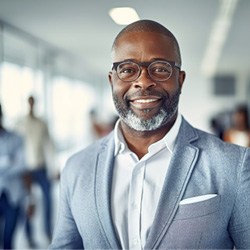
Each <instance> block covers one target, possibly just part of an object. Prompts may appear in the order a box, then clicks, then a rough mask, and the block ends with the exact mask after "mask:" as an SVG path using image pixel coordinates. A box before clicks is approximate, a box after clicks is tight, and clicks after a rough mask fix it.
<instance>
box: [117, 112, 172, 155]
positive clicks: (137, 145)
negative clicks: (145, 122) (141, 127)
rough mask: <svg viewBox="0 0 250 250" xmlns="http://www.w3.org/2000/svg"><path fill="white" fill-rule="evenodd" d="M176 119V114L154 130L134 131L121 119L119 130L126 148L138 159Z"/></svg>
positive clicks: (159, 138)
mask: <svg viewBox="0 0 250 250" xmlns="http://www.w3.org/2000/svg"><path fill="white" fill-rule="evenodd" d="M175 121H176V116H175V117H174V118H173V119H172V120H171V121H170V122H168V123H167V124H166V125H164V126H163V127H161V128H159V129H156V130H154V131H136V130H134V129H132V128H130V127H128V126H127V124H126V123H124V122H123V121H121V130H122V133H123V136H124V139H125V141H126V143H127V145H128V148H129V149H130V150H131V151H132V152H134V153H135V154H136V155H137V156H138V158H139V159H141V158H142V157H143V156H144V155H145V154H147V153H148V147H149V146H150V145H151V144H153V143H155V142H157V141H159V140H161V139H162V138H163V137H164V136H165V135H166V134H167V133H168V132H169V130H170V129H171V128H172V126H173V125H174V123H175Z"/></svg>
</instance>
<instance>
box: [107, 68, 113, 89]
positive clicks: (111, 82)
mask: <svg viewBox="0 0 250 250" xmlns="http://www.w3.org/2000/svg"><path fill="white" fill-rule="evenodd" d="M108 77H109V83H110V85H111V86H112V85H113V73H112V71H109V75H108Z"/></svg>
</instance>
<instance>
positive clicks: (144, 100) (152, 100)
mask: <svg viewBox="0 0 250 250" xmlns="http://www.w3.org/2000/svg"><path fill="white" fill-rule="evenodd" d="M156 101H159V99H138V100H134V101H132V102H134V103H150V102H156Z"/></svg>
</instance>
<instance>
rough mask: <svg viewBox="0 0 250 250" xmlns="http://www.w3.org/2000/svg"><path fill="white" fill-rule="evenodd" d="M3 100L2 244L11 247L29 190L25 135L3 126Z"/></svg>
mask: <svg viewBox="0 0 250 250" xmlns="http://www.w3.org/2000/svg"><path fill="white" fill-rule="evenodd" d="M2 121H3V113H2V108H1V104H0V248H3V249H12V248H13V244H14V243H13V236H14V233H15V230H16V226H17V223H18V221H19V218H20V215H21V214H22V211H23V210H22V209H23V208H24V206H25V199H26V198H27V190H26V188H25V185H24V182H23V174H24V173H25V162H24V146H23V140H22V138H21V137H20V136H19V135H17V134H16V133H14V132H11V131H8V130H6V129H5V128H4V126H3V122H2Z"/></svg>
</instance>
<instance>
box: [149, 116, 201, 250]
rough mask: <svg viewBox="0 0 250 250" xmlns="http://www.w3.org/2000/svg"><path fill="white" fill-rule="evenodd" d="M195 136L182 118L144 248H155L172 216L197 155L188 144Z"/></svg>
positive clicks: (194, 149) (196, 149)
mask: <svg viewBox="0 0 250 250" xmlns="http://www.w3.org/2000/svg"><path fill="white" fill-rule="evenodd" d="M187 136H188V137H189V138H188V140H187ZM197 138H198V136H197V135H196V133H195V130H194V129H193V128H192V127H191V126H190V125H189V124H188V123H187V122H186V121H185V120H184V119H183V122H182V125H181V128H180V132H179V135H178V137H177V141H176V146H175V149H174V152H173V157H172V160H171V163H170V166H169V170H168V174H167V176H166V178H165V182H164V186H163V189H162V193H161V198H160V201H159V205H158V208H157V211H156V215H155V219H154V222H153V225H152V227H151V229H150V232H149V235H148V239H147V242H146V245H145V249H155V248H157V246H158V245H159V243H160V242H161V240H162V238H163V237H164V235H165V234H166V232H167V230H168V228H169V226H170V224H171V222H172V220H173V218H174V215H175V213H176V211H177V209H178V205H179V202H180V201H181V199H182V196H183V194H184V191H185V189H186V186H187V184H188V181H189V178H190V176H191V173H192V170H193V168H194V166H195V163H196V160H197V157H198V152H199V150H198V148H196V147H194V146H193V145H191V144H190V142H191V141H193V140H195V139H197Z"/></svg>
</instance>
